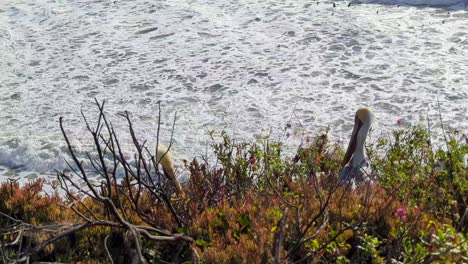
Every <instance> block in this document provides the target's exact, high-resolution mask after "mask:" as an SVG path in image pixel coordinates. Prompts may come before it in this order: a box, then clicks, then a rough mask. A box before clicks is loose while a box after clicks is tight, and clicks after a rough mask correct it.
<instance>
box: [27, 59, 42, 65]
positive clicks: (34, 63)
mask: <svg viewBox="0 0 468 264" xmlns="http://www.w3.org/2000/svg"><path fill="white" fill-rule="evenodd" d="M39 64H40V61H38V60H33V61H31V62H30V63H29V66H38V65H39Z"/></svg>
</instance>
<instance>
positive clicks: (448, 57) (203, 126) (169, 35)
mask: <svg viewBox="0 0 468 264" xmlns="http://www.w3.org/2000/svg"><path fill="white" fill-rule="evenodd" d="M415 1H416V0H415ZM434 1H435V0H432V1H431V4H434ZM387 2H388V1H387ZM408 2H410V4H411V0H408V1H399V2H398V5H397V4H396V3H397V2H395V1H393V2H392V3H393V4H392V5H380V4H366V3H363V4H358V3H355V2H353V3H352V4H351V5H350V6H349V7H348V3H349V2H347V1H346V2H338V1H337V2H335V3H336V7H333V3H332V2H323V1H320V3H319V2H316V1H282V0H273V1H262V0H258V1H245V0H230V1H229V0H222V1H220V0H206V1H197V0H192V1H188V0H170V1H144V0H133V1H127V0H126V1H119V0H117V1H110V0H109V1H97V0H96V1H88V0H86V1H75V0H73V1H71V0H70V1H68V0H64V1H46V0H38V1H21V0H17V1H8V0H7V1H2V3H3V4H2V5H0V166H2V169H1V170H0V174H3V175H4V176H5V175H6V176H8V177H28V175H29V177H33V176H31V175H33V174H31V173H36V174H37V173H39V174H41V173H42V174H44V173H45V174H47V173H49V172H51V171H52V170H54V169H63V168H65V167H66V165H65V163H64V161H63V157H64V153H66V148H65V147H64V143H63V138H62V135H61V133H60V129H59V125H58V119H59V117H60V116H63V117H64V121H65V126H66V129H67V131H69V134H70V137H71V138H72V139H73V142H74V143H75V144H76V145H77V146H78V149H82V150H86V146H87V145H88V144H89V143H90V142H91V141H90V140H89V139H88V137H87V135H86V133H85V132H86V131H85V126H84V124H83V123H82V122H81V116H80V109H83V111H84V112H85V114H86V115H88V116H89V117H90V119H92V117H93V116H94V117H95V114H96V111H95V110H96V107H95V105H94V100H93V98H97V99H98V100H103V99H105V100H107V103H106V105H107V106H106V109H107V112H108V114H109V116H110V118H111V119H112V122H113V123H114V126H115V127H116V130H118V131H119V134H120V135H121V138H122V141H123V142H124V143H130V139H129V137H128V133H127V131H128V130H127V125H126V123H125V120H124V119H123V118H121V117H119V116H118V115H117V114H118V113H121V112H122V111H125V110H128V111H129V112H130V113H131V115H132V118H133V120H134V123H135V127H136V129H137V130H138V135H139V136H140V137H141V138H142V139H146V140H148V142H149V144H150V145H151V144H153V145H154V144H155V133H156V132H155V131H156V126H157V121H158V119H157V109H158V104H157V102H158V101H160V100H161V101H162V103H161V105H162V110H163V114H162V130H161V131H162V132H161V133H162V140H163V141H165V142H167V141H168V140H169V137H170V128H171V125H172V118H173V116H174V114H175V112H177V122H176V130H175V133H174V137H175V138H174V139H175V140H174V149H175V150H176V152H177V153H178V154H179V156H186V157H193V156H195V155H200V154H201V153H204V151H205V147H206V142H207V141H208V131H209V130H218V131H219V130H221V129H228V130H229V131H230V133H231V134H233V135H235V136H236V137H238V138H241V139H245V140H250V139H251V138H252V136H253V135H255V134H261V133H262V129H272V130H273V132H274V134H275V133H276V134H275V135H278V137H279V135H282V133H281V131H282V129H283V128H284V127H285V126H286V124H287V123H291V124H292V129H291V130H292V131H304V130H305V131H306V133H311V134H312V133H316V132H317V131H319V130H321V129H324V128H326V127H328V126H329V127H330V129H331V133H332V135H333V139H334V140H340V139H342V140H343V141H346V140H347V137H348V136H349V134H350V130H351V129H352V125H353V113H354V111H355V110H356V108H357V107H359V106H369V107H371V108H372V109H373V111H374V112H375V115H376V116H377V119H378V123H377V124H376V126H375V132H374V134H375V133H377V134H378V135H381V134H385V133H386V132H388V131H391V130H392V129H395V128H397V127H398V125H397V122H398V121H399V120H400V121H401V120H404V121H405V122H406V123H417V122H418V120H419V117H420V116H424V117H426V115H427V116H429V118H430V119H431V120H432V121H433V122H432V124H433V125H434V126H437V124H438V120H439V117H438V108H437V100H439V102H440V106H441V112H442V113H443V118H444V121H446V122H447V125H450V126H451V127H453V128H458V129H461V130H462V131H465V132H466V131H467V121H466V120H467V118H468V111H467V110H468V73H467V72H468V38H467V37H468V12H467V8H466V2H464V1H463V0H462V1H453V0H452V1H438V2H437V3H435V4H437V6H438V7H416V6H412V5H407V4H405V3H408ZM420 2H424V1H416V2H414V3H413V4H418V5H419V4H421V3H420ZM454 2H456V5H452V4H453V3H454ZM426 3H428V2H426ZM444 4H445V7H443V8H441V7H440V6H444ZM447 6H449V7H447ZM398 123H400V124H401V122H398ZM293 134H294V133H293ZM291 137H292V136H291ZM284 140H285V141H286V142H287V140H288V139H284ZM25 172H27V173H25ZM26 174H27V175H26Z"/></svg>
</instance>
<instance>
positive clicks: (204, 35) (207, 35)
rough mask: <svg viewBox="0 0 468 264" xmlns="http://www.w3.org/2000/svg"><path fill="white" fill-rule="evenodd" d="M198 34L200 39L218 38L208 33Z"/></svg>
mask: <svg viewBox="0 0 468 264" xmlns="http://www.w3.org/2000/svg"><path fill="white" fill-rule="evenodd" d="M197 34H198V35H199V36H200V37H204V38H214V37H217V35H214V34H210V33H206V32H198V33H197Z"/></svg>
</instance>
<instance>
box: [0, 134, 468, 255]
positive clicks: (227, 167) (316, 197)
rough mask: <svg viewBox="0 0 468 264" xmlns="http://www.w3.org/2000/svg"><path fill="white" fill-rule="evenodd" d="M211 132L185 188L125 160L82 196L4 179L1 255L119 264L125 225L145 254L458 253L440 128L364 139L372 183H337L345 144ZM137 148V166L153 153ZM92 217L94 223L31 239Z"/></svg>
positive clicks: (128, 249) (459, 235)
mask: <svg viewBox="0 0 468 264" xmlns="http://www.w3.org/2000/svg"><path fill="white" fill-rule="evenodd" d="M111 131H113V130H111ZM110 134H111V135H112V133H110ZM210 135H211V137H212V144H211V146H212V150H213V153H214V154H215V157H216V158H215V164H213V163H212V161H211V160H210V161H208V160H197V159H194V160H192V161H191V162H187V163H186V166H187V169H188V170H189V171H190V179H189V181H188V182H187V183H186V184H185V185H184V186H183V188H184V193H185V195H184V196H177V195H176V194H175V193H173V192H172V193H171V192H168V191H166V190H167V189H165V188H162V187H164V186H159V185H157V184H156V185H154V187H151V186H150V185H148V186H149V187H151V188H149V187H148V186H145V185H144V184H146V182H140V184H136V183H138V182H139V181H138V177H143V176H138V174H137V173H141V175H146V174H144V173H150V174H151V173H154V174H151V175H155V174H156V173H158V172H156V171H154V170H153V171H150V170H148V171H147V172H145V171H144V170H143V169H142V170H141V171H138V170H137V171H133V170H132V171H130V169H129V171H128V172H129V175H130V174H131V173H134V175H136V176H134V177H129V176H128V177H124V178H123V179H122V178H121V179H117V178H116V179H115V180H113V179H111V180H110V181H109V182H108V183H109V185H105V184H104V185H101V186H100V187H99V188H96V190H95V191H96V194H95V195H94V194H93V195H91V196H86V195H78V194H77V193H72V192H70V191H69V192H68V193H67V195H66V196H59V195H58V194H54V195H52V196H50V195H43V194H41V189H42V186H43V184H44V183H43V182H42V181H41V180H37V181H36V182H32V183H29V184H26V185H24V186H19V184H17V183H10V182H5V183H2V185H1V186H0V212H1V213H2V214H1V215H0V223H1V224H2V225H1V228H0V231H1V233H2V237H1V240H0V241H1V244H0V255H1V257H2V260H3V261H4V262H5V261H6V260H18V259H19V258H20V257H21V256H26V255H25V253H21V252H31V250H34V249H35V248H37V250H36V251H34V254H29V255H27V256H29V257H30V260H42V261H63V262H76V261H81V262H83V263H96V262H99V263H110V260H111V259H112V261H113V262H114V263H129V262H131V261H135V258H134V257H132V256H135V255H132V250H134V249H135V247H134V244H132V243H135V242H134V241H135V240H134V239H135V238H134V237H132V235H131V232H130V231H131V228H132V227H135V228H137V229H136V230H138V232H140V234H144V233H145V231H144V230H149V231H148V234H149V235H150V236H148V235H142V236H140V237H139V240H138V241H139V242H141V254H142V256H143V259H144V261H145V262H148V263H165V262H173V263H197V262H201V263H317V262H324V263H387V262H399V263H433V262H445V263H463V262H467V261H468V259H467V257H466V256H468V236H467V229H466V228H467V223H468V219H467V218H468V216H467V213H466V212H467V203H466V199H467V198H466V197H468V192H467V190H468V188H467V180H468V172H467V168H466V167H465V166H464V163H463V162H464V161H463V158H464V157H465V156H466V154H468V148H467V146H466V144H465V143H464V142H463V141H462V140H460V139H456V138H454V137H449V140H447V144H446V146H445V149H439V148H436V147H434V146H433V145H432V144H431V140H430V135H429V133H428V132H427V131H426V130H425V129H423V128H421V127H413V128H409V129H405V130H397V131H395V132H394V133H393V135H392V137H390V138H387V139H378V140H377V141H375V142H371V144H369V145H368V146H367V152H368V154H369V157H370V159H371V164H372V175H370V178H372V179H373V181H369V182H364V183H361V184H356V185H353V184H347V183H343V182H339V181H338V175H339V172H340V170H341V160H342V158H343V150H341V149H340V148H338V147H336V146H333V145H331V144H330V143H329V142H328V141H327V140H326V138H323V137H321V136H317V138H315V139H313V140H312V142H313V144H309V145H305V146H302V147H301V148H300V149H299V150H298V151H297V153H296V154H295V155H292V156H288V155H285V154H284V153H282V149H283V146H282V144H281V143H278V142H274V141H273V140H271V138H270V137H269V136H268V135H266V136H263V137H258V138H257V139H256V140H255V141H253V142H250V143H245V142H238V141H237V140H235V139H233V138H231V137H229V136H228V135H227V134H226V133H223V132H222V133H219V134H217V133H214V132H213V133H211V134H210ZM98 142H99V140H98ZM137 146H139V145H137ZM139 150H141V148H140V149H139ZM137 151H138V150H137ZM111 154H112V153H111ZM111 154H108V155H110V156H111V157H112V155H113V154H112V155H111ZM114 154H115V153H114ZM138 155H141V154H138ZM121 156H123V155H121ZM143 158H144V157H143V156H142V160H140V162H141V164H143V165H141V167H140V168H143V167H144V162H146V161H149V160H151V158H150V157H149V158H148V159H143ZM119 162H120V163H121V164H125V160H119ZM130 172H131V173H130ZM131 175H133V174H131ZM60 177H62V178H61V180H63V179H64V178H63V177H66V175H63V174H59V178H60ZM140 179H143V178H140ZM109 205H112V206H114V207H115V208H116V212H112V207H111V206H109ZM119 217H121V218H123V219H124V221H123V220H119ZM87 219H88V220H87ZM93 222H96V223H97V222H99V223H100V224H96V225H89V226H86V228H83V229H80V230H77V231H76V232H71V233H70V234H68V235H66V236H62V237H60V239H57V240H56V241H52V242H51V243H48V244H47V245H46V246H44V247H39V246H40V245H41V243H43V242H44V241H47V240H48V239H51V238H53V237H54V236H57V235H58V234H60V231H63V230H70V229H67V228H69V227H70V226H73V227H77V226H78V227H79V226H80V225H83V224H90V223H93ZM122 222H123V223H128V224H129V225H130V228H129V227H126V226H125V225H122V224H121V223H122ZM18 230H23V231H21V232H20V231H18ZM20 236H21V237H20ZM151 236H155V237H157V236H158V239H161V237H164V238H163V239H166V240H167V241H165V240H161V241H158V242H157V243H155V241H154V240H153V239H151V238H152V237H151ZM159 236H160V237H159ZM180 237H183V239H184V240H182V241H184V242H182V241H181V240H178V239H179V238H180ZM19 239H20V240H21V243H18V242H17V241H18V240H19ZM15 241H16V243H15ZM18 252H20V253H21V254H22V255H21V254H19V253H18ZM19 262H20V261H19ZM136 262H137V263H138V262H139V261H136Z"/></svg>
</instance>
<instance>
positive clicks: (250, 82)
mask: <svg viewBox="0 0 468 264" xmlns="http://www.w3.org/2000/svg"><path fill="white" fill-rule="evenodd" d="M255 83H258V81H257V80H255V79H250V80H249V81H248V82H247V84H255Z"/></svg>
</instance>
